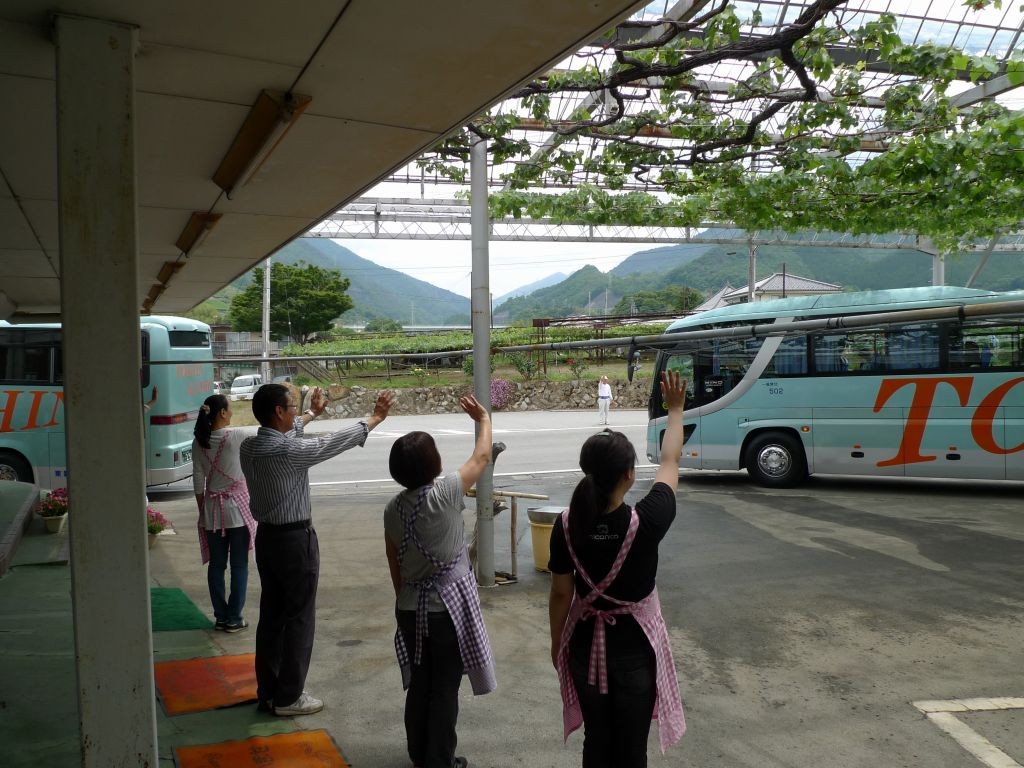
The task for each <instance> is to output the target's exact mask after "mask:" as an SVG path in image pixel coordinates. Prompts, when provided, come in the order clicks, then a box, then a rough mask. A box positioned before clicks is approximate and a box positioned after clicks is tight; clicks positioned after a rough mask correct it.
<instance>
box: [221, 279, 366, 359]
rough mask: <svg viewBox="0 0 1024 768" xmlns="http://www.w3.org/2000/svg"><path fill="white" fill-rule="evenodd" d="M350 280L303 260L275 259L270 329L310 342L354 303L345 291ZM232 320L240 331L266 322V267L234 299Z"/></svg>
mask: <svg viewBox="0 0 1024 768" xmlns="http://www.w3.org/2000/svg"><path fill="white" fill-rule="evenodd" d="M348 286H349V281H348V280H346V279H344V278H342V276H341V272H339V271H337V270H334V269H323V268H321V267H317V266H314V265H313V264H307V263H306V262H304V261H300V262H298V263H297V264H295V265H294V266H290V265H288V264H280V263H278V262H274V263H273V264H272V266H271V270H270V333H271V335H273V336H274V337H275V338H278V339H280V338H282V337H285V336H291V337H292V338H294V339H295V340H297V341H298V342H299V343H300V344H306V343H307V342H308V341H309V340H310V337H311V336H312V335H313V334H315V333H317V332H318V331H326V330H328V329H330V327H331V321H332V320H334V319H335V318H336V317H338V315H340V314H341V313H342V312H344V311H345V310H347V309H350V308H351V307H352V299H351V298H349V296H348V295H347V294H346V293H345V291H346V290H348ZM231 324H232V327H234V329H235V330H237V331H258V330H260V329H261V328H262V325H263V269H262V268H260V269H256V270H254V271H253V281H252V282H251V283H250V284H249V285H248V286H247V287H246V288H245V290H244V291H242V292H241V293H239V294H237V295H236V296H234V298H232V299H231Z"/></svg>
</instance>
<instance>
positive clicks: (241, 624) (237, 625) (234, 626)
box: [224, 619, 249, 634]
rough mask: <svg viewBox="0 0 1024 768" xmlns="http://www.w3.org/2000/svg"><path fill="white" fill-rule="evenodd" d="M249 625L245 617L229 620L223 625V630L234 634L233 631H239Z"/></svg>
mask: <svg viewBox="0 0 1024 768" xmlns="http://www.w3.org/2000/svg"><path fill="white" fill-rule="evenodd" d="M248 626H249V622H248V621H246V620H245V619H242V620H241V621H236V622H229V623H227V624H225V625H224V631H225V632H229V633H231V634H234V633H235V632H241V631H242V630H243V629H245V628H246V627H248Z"/></svg>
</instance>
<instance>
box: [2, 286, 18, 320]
mask: <svg viewBox="0 0 1024 768" xmlns="http://www.w3.org/2000/svg"><path fill="white" fill-rule="evenodd" d="M15 309H17V306H16V305H15V303H14V302H13V301H11V300H10V299H9V298H8V297H7V294H6V293H4V292H3V291H0V320H6V319H7V318H8V317H10V316H11V315H13V314H14V310H15Z"/></svg>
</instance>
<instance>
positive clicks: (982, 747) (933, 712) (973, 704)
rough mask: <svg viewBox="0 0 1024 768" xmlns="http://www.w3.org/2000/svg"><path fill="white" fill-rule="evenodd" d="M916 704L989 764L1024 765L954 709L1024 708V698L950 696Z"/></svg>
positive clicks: (991, 767) (1011, 767)
mask: <svg viewBox="0 0 1024 768" xmlns="http://www.w3.org/2000/svg"><path fill="white" fill-rule="evenodd" d="M914 706H915V707H917V709H918V710H920V711H921V712H922V713H923V714H924V716H925V717H927V718H928V719H929V720H931V721H932V722H933V723H934V724H935V725H936V727H938V728H939V729H941V730H942V731H944V732H945V733H946V734H948V735H949V736H951V737H952V738H953V740H954V741H955V742H956V743H957V744H959V745H960V746H961V747H963V748H964V749H965V750H967V751H968V752H970V753H971V754H972V755H974V756H975V757H976V758H978V760H979V761H981V763H982V764H984V765H986V766H988V768H1024V766H1022V765H1021V764H1020V763H1018V762H1017V761H1016V760H1014V759H1013V758H1012V757H1010V756H1009V755H1008V754H1006V753H1005V752H1003V750H1001V749H999V747H997V746H996V745H995V744H993V743H992V742H991V741H989V740H988V739H986V738H985V737H984V736H982V735H981V734H980V733H978V732H977V731H975V730H974V729H973V728H971V727H970V726H969V725H967V723H965V722H963V721H962V720H960V719H958V718H957V717H956V715H954V714H953V713H954V712H999V711H1001V710H1007V709H1024V698H1013V697H1002V698H977V699H949V700H946V701H915V702H914Z"/></svg>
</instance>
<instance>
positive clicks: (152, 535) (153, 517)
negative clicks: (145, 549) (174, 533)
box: [146, 507, 171, 547]
mask: <svg viewBox="0 0 1024 768" xmlns="http://www.w3.org/2000/svg"><path fill="white" fill-rule="evenodd" d="M170 527H171V521H170V520H168V519H167V518H166V517H164V516H163V514H162V513H160V512H157V511H156V510H155V509H153V508H152V507H146V530H147V531H149V546H150V547H152V546H153V545H154V544H156V537H157V534H159V533H160V532H161V531H163V530H164V529H165V528H170Z"/></svg>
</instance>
